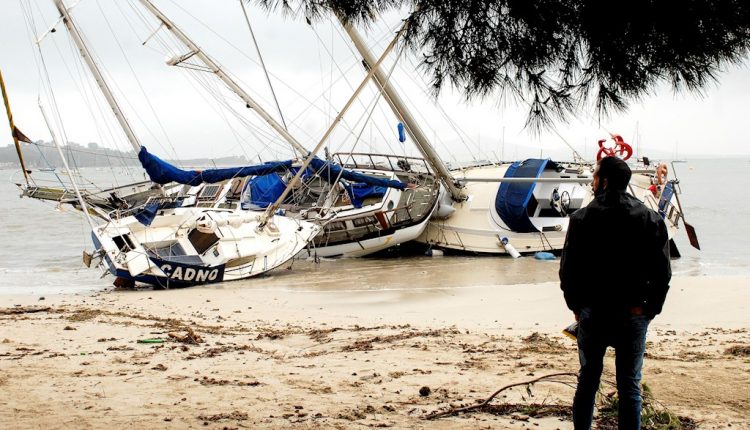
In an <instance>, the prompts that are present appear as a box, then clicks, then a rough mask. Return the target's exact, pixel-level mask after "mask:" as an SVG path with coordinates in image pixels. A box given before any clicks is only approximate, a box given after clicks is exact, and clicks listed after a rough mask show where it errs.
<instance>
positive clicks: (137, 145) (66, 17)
mask: <svg viewBox="0 0 750 430" xmlns="http://www.w3.org/2000/svg"><path fill="white" fill-rule="evenodd" d="M53 1H54V3H55V6H56V7H57V10H58V11H59V12H60V16H61V17H62V21H63V23H64V24H65V27H67V29H68V33H70V37H71V38H72V39H73V42H74V43H75V44H76V46H77V47H78V50H79V51H80V52H81V57H82V58H83V61H84V62H85V63H86V65H87V66H88V68H89V70H91V73H92V74H93V75H94V79H95V80H96V83H97V84H98V85H99V88H100V89H101V90H102V93H103V94H104V98H105V99H107V103H109V106H110V107H111V108H112V112H114V114H115V118H117V122H119V123H120V127H122V130H123V131H124V132H125V136H127V138H128V141H129V142H130V144H131V145H132V146H133V149H134V150H135V152H139V151H140V150H141V142H140V141H139V140H138V137H137V136H136V135H135V132H134V131H133V128H132V127H131V126H130V123H129V122H128V120H127V118H125V114H124V113H123V112H122V109H120V106H119V105H118V104H117V100H116V99H115V96H114V94H113V93H112V90H111V89H110V88H109V85H107V81H105V80H104V76H103V75H102V72H101V71H100V70H99V66H97V65H96V63H95V62H94V58H93V56H92V55H91V52H89V49H88V47H87V46H86V43H85V42H84V41H83V37H81V33H79V32H78V28H76V26H75V24H74V23H73V18H72V17H71V16H70V14H69V13H68V9H67V7H65V3H63V0H53Z"/></svg>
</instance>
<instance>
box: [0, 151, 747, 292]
mask: <svg viewBox="0 0 750 430" xmlns="http://www.w3.org/2000/svg"><path fill="white" fill-rule="evenodd" d="M674 168H675V170H676V172H674V173H676V175H677V177H678V178H679V179H680V186H681V188H682V192H683V194H681V195H680V198H681V201H682V204H683V206H684V210H685V217H686V219H687V221H688V223H690V224H691V225H693V227H695V229H696V231H697V233H698V238H699V239H700V244H701V248H702V250H701V251H698V250H695V249H693V248H692V247H690V245H689V243H688V240H687V236H686V234H685V231H684V228H681V229H680V231H679V232H678V234H677V236H676V237H675V241H676V243H677V246H678V248H679V250H680V252H681V253H682V258H681V259H679V260H673V262H672V269H673V272H674V274H675V275H676V276H742V275H750V244H749V243H748V238H750V198H745V197H747V190H750V173H748V169H750V160H748V159H722V160H709V159H696V160H689V161H688V162H686V163H675V164H674ZM0 174H3V175H4V177H5V178H10V177H11V176H12V179H13V180H12V181H11V180H3V181H0V200H1V201H2V204H1V205H0V232H2V234H0V238H2V240H1V244H0V294H16V293H29V294H54V293H65V292H68V293H70V292H85V291H96V290H102V289H105V288H108V287H110V285H111V283H112V280H113V279H112V277H111V276H109V275H106V276H105V277H103V278H102V277H101V276H102V275H103V273H104V272H103V270H102V269H101V268H91V269H88V268H86V267H85V266H84V265H83V263H82V258H81V255H82V252H83V251H84V250H87V251H89V252H90V251H92V250H93V245H92V242H91V236H90V232H89V227H88V224H87V223H86V221H85V220H84V219H83V217H82V215H81V214H80V213H79V212H76V211H74V210H72V209H70V208H68V207H59V206H58V205H56V204H54V203H49V202H46V203H45V202H41V201H38V200H33V199H28V198H19V195H20V191H19V189H18V188H17V187H16V186H15V185H14V184H13V181H15V182H18V181H19V175H18V173H17V172H16V173H14V172H12V171H9V170H4V171H0ZM83 175H84V176H86V177H89V178H91V177H95V176H100V177H103V176H105V175H109V173H108V172H101V171H95V170H93V169H91V171H86V169H84V171H83ZM109 176H110V177H111V175H109ZM626 266H627V264H626V262H613V270H619V269H618V268H622V267H626ZM557 269H558V265H557V263H556V262H548V261H538V260H534V259H533V258H520V259H511V258H507V257H497V256H494V257H493V256H489V257H477V256H444V257H434V258H429V257H400V258H362V259H326V260H324V261H321V262H310V261H296V262H294V263H293V264H286V265H284V266H282V267H281V268H279V269H276V270H275V271H273V272H271V273H269V274H268V275H266V276H263V277H260V278H253V279H248V280H243V281H237V282H231V283H225V284H219V285H213V286H203V287H200V288H280V289H286V288H291V289H296V290H316V291H324V290H332V289H352V290H371V289H394V290H398V289H413V288H455V287H462V286H474V285H503V284H518V283H537V282H548V281H556V279H557V278H556V277H557ZM342 280H345V282H342Z"/></svg>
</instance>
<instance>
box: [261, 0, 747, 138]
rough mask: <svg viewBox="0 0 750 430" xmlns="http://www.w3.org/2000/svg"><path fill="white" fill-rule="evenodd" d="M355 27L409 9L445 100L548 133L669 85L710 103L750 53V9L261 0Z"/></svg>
mask: <svg viewBox="0 0 750 430" xmlns="http://www.w3.org/2000/svg"><path fill="white" fill-rule="evenodd" d="M257 1H258V2H259V3H260V4H262V5H264V6H265V7H267V8H269V9H271V10H276V9H283V10H286V11H292V12H294V13H297V14H302V15H304V16H305V17H306V18H308V19H312V20H315V19H321V18H324V19H325V18H330V17H333V16H336V15H338V16H340V17H342V18H343V19H344V20H345V21H347V22H351V23H353V24H355V25H357V24H359V25H363V24H364V25H366V24H367V23H368V22H371V21H372V20H375V19H377V17H378V16H379V15H380V14H382V13H384V12H387V11H390V10H394V9H399V8H409V9H410V10H412V11H413V12H412V13H411V14H410V15H409V16H408V17H406V18H405V19H406V20H407V21H408V28H407V32H406V35H405V39H404V41H405V43H406V44H407V45H408V47H410V48H411V49H413V50H414V51H415V52H418V53H420V54H421V55H423V62H422V64H423V66H424V68H425V69H426V71H427V72H428V74H429V75H430V77H431V83H432V86H433V90H434V92H435V94H437V93H438V92H439V91H440V89H441V88H443V86H444V85H445V83H446V82H448V83H450V84H451V85H453V86H455V87H456V88H457V89H459V90H461V91H462V92H463V94H464V95H465V96H466V97H467V98H469V99H470V98H474V97H487V96H490V95H499V96H500V97H511V98H513V99H514V100H516V101H521V102H522V103H524V104H526V105H527V106H528V107H529V116H528V122H527V125H529V126H531V127H532V128H533V129H536V130H538V129H539V128H540V127H542V126H546V125H550V124H552V123H553V122H554V121H556V120H565V119H567V118H568V117H569V116H570V115H572V114H576V113H577V112H579V111H580V110H581V109H591V108H592V107H593V108H594V109H595V110H596V111H597V112H598V114H599V115H600V116H601V115H603V114H608V113H610V112H612V111H622V110H625V109H626V108H627V106H628V103H629V102H632V101H636V100H638V99H640V98H641V97H643V96H644V95H648V94H650V93H652V92H653V91H654V89H655V87H656V85H657V84H659V83H660V82H668V83H670V84H671V86H672V87H673V88H674V90H675V91H683V90H687V91H692V92H700V91H701V89H703V88H705V87H706V85H707V84H708V83H711V82H714V81H715V80H716V78H717V75H718V73H719V72H720V71H721V68H722V67H724V66H726V65H728V64H732V63H739V62H741V61H743V60H744V58H745V57H746V55H747V54H748V52H749V50H750V2H748V1H747V0H628V1H617V2H613V1H602V0H494V1H493V0H491V1H476V0H257Z"/></svg>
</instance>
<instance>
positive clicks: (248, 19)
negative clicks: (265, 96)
mask: <svg viewBox="0 0 750 430" xmlns="http://www.w3.org/2000/svg"><path fill="white" fill-rule="evenodd" d="M240 6H242V14H243V15H244V16H245V22H246V23H247V28H248V30H250V36H251V37H252V39H253V45H255V52H257V53H258V59H259V60H260V64H261V66H262V67H263V73H264V74H265V75H266V82H268V88H270V89H271V95H273V101H274V103H275V104H276V110H277V111H278V112H279V117H280V118H281V124H283V125H284V130H287V131H288V128H287V126H286V121H285V120H284V114H283V113H281V106H280V105H279V100H278V99H277V98H276V91H274V89H273V84H272V83H271V78H270V77H269V76H268V69H266V62H265V61H263V55H261V53H260V47H259V46H258V41H257V40H256V39H255V32H254V31H253V26H252V25H250V16H249V15H248V14H247V9H246V8H245V1H244V0H240Z"/></svg>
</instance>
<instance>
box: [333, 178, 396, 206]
mask: <svg viewBox="0 0 750 430" xmlns="http://www.w3.org/2000/svg"><path fill="white" fill-rule="evenodd" d="M344 188H345V189H346V192H347V194H349V199H350V200H351V201H352V205H353V206H354V207H355V208H361V207H362V201H363V200H364V199H366V198H368V197H383V196H384V195H385V193H386V192H387V191H388V188H386V187H380V186H377V185H367V184H357V183H354V184H349V185H345V186H344Z"/></svg>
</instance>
